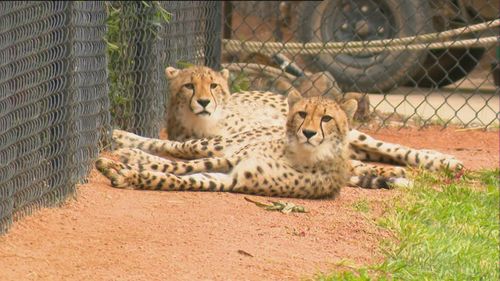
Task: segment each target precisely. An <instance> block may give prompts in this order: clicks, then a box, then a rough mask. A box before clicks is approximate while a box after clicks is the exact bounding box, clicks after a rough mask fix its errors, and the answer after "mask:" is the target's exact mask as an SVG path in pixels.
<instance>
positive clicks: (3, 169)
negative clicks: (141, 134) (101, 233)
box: [0, 1, 110, 232]
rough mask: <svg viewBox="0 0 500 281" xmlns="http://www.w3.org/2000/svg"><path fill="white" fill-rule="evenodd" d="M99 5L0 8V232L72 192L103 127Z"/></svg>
mask: <svg viewBox="0 0 500 281" xmlns="http://www.w3.org/2000/svg"><path fill="white" fill-rule="evenodd" d="M105 20H106V13H105V9H104V5H103V3H101V2H91V1H87V2H82V1H80V2H63V1H61V2H57V1H46V2H32V1H20V2H14V1H4V2H1V3H0V232H5V231H6V230H7V229H8V227H9V226H10V225H11V224H12V222H13V220H15V219H17V218H19V217H21V216H24V215H26V214H29V213H31V212H32V211H33V210H34V209H36V208H38V207H40V206H49V205H54V204H57V203H59V202H61V201H62V200H64V199H65V198H66V197H67V196H69V195H71V194H73V193H74V192H75V184H76V183H77V182H78V181H79V180H81V179H82V178H83V177H84V176H85V175H86V174H87V173H88V171H89V168H90V164H91V161H92V160H93V158H95V157H96V155H97V154H98V152H99V146H98V141H99V140H100V139H101V138H102V136H103V133H104V132H106V131H107V130H108V129H109V121H110V118H109V111H108V106H109V100H108V97H107V81H106V57H105V43H104V41H103V40H102V37H103V35H104V34H105V32H106V26H105Z"/></svg>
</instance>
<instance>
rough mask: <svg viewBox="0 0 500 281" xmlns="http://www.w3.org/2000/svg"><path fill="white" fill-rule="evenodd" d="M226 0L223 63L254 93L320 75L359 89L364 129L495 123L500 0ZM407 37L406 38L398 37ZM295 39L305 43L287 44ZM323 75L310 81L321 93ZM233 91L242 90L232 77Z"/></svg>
mask: <svg viewBox="0 0 500 281" xmlns="http://www.w3.org/2000/svg"><path fill="white" fill-rule="evenodd" d="M225 5H226V7H225V9H224V28H225V30H224V32H223V34H224V40H223V41H224V43H223V56H222V58H223V61H222V64H223V66H225V67H227V68H229V69H231V70H232V71H234V72H237V73H241V75H244V76H245V78H246V79H247V80H248V81H249V82H248V83H246V85H248V86H249V89H251V90H271V91H275V92H280V93H285V92H286V91H287V90H288V89H289V88H290V87H299V88H300V87H301V84H302V83H303V81H307V80H309V82H311V79H316V77H319V76H318V75H319V74H321V73H323V74H326V77H329V79H331V80H333V81H329V85H330V86H329V87H330V88H335V89H337V90H339V91H340V92H341V95H342V97H346V96H347V95H348V93H349V92H358V93H359V94H358V95H351V97H355V98H357V99H358V101H360V102H361V103H362V104H366V105H369V106H367V107H362V108H360V111H362V112H358V113H359V114H357V117H358V119H359V120H358V121H360V122H358V123H357V124H358V125H357V126H358V127H361V128H362V127H365V126H370V127H371V128H380V127H383V126H386V125H395V126H397V127H399V128H402V127H406V126H415V127H418V128H422V127H425V126H427V125H429V124H433V125H438V126H441V127H443V128H445V127H447V126H449V125H460V126H481V127H488V126H498V112H499V99H498V93H499V90H498V89H499V87H498V82H497V84H495V81H494V77H493V73H494V70H495V69H498V66H497V64H496V62H497V59H496V58H495V43H496V42H497V41H498V37H497V35H498V33H499V29H498V22H497V23H496V24H495V22H492V21H493V20H496V19H497V18H498V11H499V7H500V2H499V1H498V0H482V1H477V2H475V1H451V0H426V1H414V0H404V1H393V0H378V1H375V0H359V1H353V0H327V1H269V2H268V1H230V2H226V3H225ZM492 11H493V12H492ZM484 22H486V23H487V24H486V28H484V29H480V30H476V31H474V32H469V31H470V30H469V29H467V28H466V29H462V30H459V31H456V32H451V33H456V34H453V36H447V38H443V40H438V41H437V42H445V43H435V42H434V41H436V40H437V39H439V38H440V37H439V36H429V35H428V34H433V33H436V32H448V33H450V30H455V29H458V28H463V27H467V26H472V25H476V24H480V23H484ZM415 36H416V37H417V38H414V37H415ZM426 36H427V37H429V38H431V39H432V40H427V39H426V38H427V37H426ZM408 37H411V38H410V39H411V40H407V41H406V42H404V43H398V40H399V38H408ZM233 40H238V41H233ZM380 40H384V41H382V43H380V44H378V45H375V43H377V42H379V41H380ZM464 40H469V41H467V44H468V45H466V41H464ZM293 42H297V43H301V44H295V45H297V46H294V48H290V46H292V44H290V43H293ZM260 43H268V44H267V45H265V44H264V45H265V46H262V44H260ZM273 43H281V44H274V45H273ZM285 43H289V44H288V45H287V46H284V44H285ZM259 44H260V45H259ZM314 44H316V46H315V47H314ZM333 44H336V45H335V46H336V47H335V48H333V47H332V46H334V45H333ZM355 44H356V45H355ZM370 44H371V45H370ZM285 45H286V44H285ZM305 46H307V49H306V48H305ZM353 46H354V47H353ZM372 46H377V47H372ZM314 48H315V49H314ZM497 48H498V47H497ZM497 71H498V70H497ZM241 75H240V77H241ZM323 76H324V75H323ZM240 80H241V79H240ZM327 80H328V79H327ZM327 80H325V79H319V80H317V81H313V82H315V83H312V84H313V85H314V87H316V88H318V90H316V94H320V92H321V91H323V92H324V87H325V85H323V84H324V83H326V82H325V81H327ZM237 82H239V81H236V83H237ZM283 82H286V83H283ZM283 85H285V87H284V86H283ZM337 87H338V88H337ZM232 88H234V89H240V88H241V87H239V86H238V85H234V82H233V87H232ZM320 88H321V89H322V90H321V91H319V89H320ZM339 88H340V89H339ZM243 90H244V89H243Z"/></svg>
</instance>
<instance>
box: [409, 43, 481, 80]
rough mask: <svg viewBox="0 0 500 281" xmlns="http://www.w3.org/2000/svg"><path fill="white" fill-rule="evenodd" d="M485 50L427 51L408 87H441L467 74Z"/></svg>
mask: <svg viewBox="0 0 500 281" xmlns="http://www.w3.org/2000/svg"><path fill="white" fill-rule="evenodd" d="M485 51H486V49H485V48H467V49H466V48H460V49H440V50H429V51H428V52H429V55H427V58H426V60H425V61H424V63H423V64H422V66H421V67H420V69H419V70H418V71H417V72H416V73H415V74H414V75H413V81H411V82H409V83H408V84H407V85H408V86H415V85H417V86H418V87H442V86H446V85H449V84H452V83H454V82H456V81H458V80H460V79H462V78H464V77H465V76H467V74H469V73H470V72H471V71H472V70H473V69H474V68H475V67H476V65H477V64H478V63H479V60H480V59H481V57H482V56H483V54H484V53H485Z"/></svg>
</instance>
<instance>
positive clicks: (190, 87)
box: [184, 83, 194, 90]
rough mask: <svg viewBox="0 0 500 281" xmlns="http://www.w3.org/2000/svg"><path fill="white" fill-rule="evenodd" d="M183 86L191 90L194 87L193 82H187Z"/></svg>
mask: <svg viewBox="0 0 500 281" xmlns="http://www.w3.org/2000/svg"><path fill="white" fill-rule="evenodd" d="M184 87H186V88H187V89H189V90H193V89H194V85H193V83H187V84H185V85H184Z"/></svg>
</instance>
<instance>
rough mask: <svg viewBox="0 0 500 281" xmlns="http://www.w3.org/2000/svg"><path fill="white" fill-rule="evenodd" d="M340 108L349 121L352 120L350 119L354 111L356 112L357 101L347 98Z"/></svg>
mask: <svg viewBox="0 0 500 281" xmlns="http://www.w3.org/2000/svg"><path fill="white" fill-rule="evenodd" d="M340 108H342V110H344V112H345V114H346V115H347V118H348V119H349V121H352V119H353V118H354V113H356V110H357V109H358V102H357V101H356V100H355V99H349V100H346V101H345V102H343V103H342V104H341V105H340Z"/></svg>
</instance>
